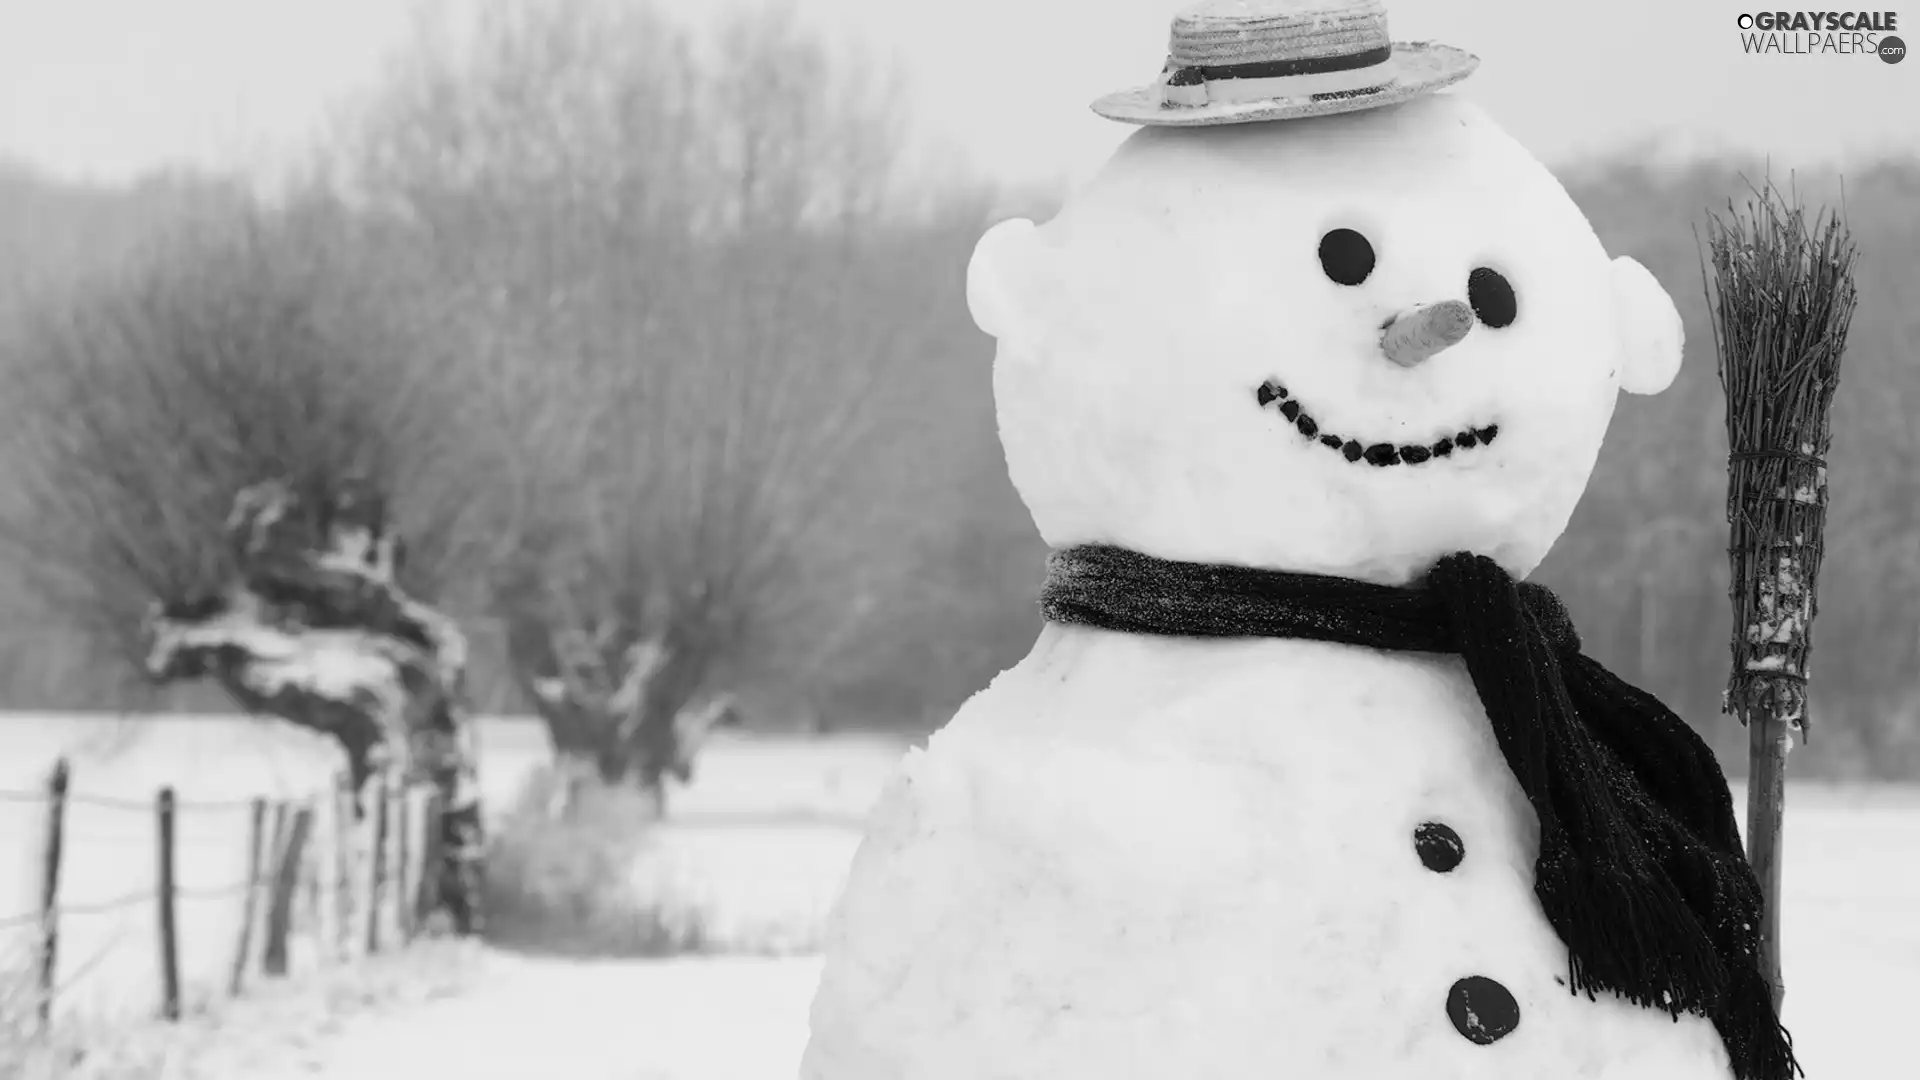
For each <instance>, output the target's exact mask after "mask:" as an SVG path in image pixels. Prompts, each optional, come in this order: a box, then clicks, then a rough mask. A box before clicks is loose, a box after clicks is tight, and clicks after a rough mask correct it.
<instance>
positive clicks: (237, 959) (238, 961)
mask: <svg viewBox="0 0 1920 1080" xmlns="http://www.w3.org/2000/svg"><path fill="white" fill-rule="evenodd" d="M266 833H267V800H265V799H258V798H257V799H254V800H253V805H252V807H251V808H250V814H249V820H248V822H247V899H246V903H245V905H244V906H243V908H242V911H241V916H240V943H239V945H238V946H236V948H235V950H234V955H233V970H232V973H231V974H230V975H229V976H228V978H227V993H228V994H229V995H231V996H233V997H239V996H240V987H241V983H242V982H243V981H244V979H245V977H246V971H247V961H249V960H251V959H252V958H253V924H254V921H255V920H256V919H258V918H259V917H260V887H261V885H262V884H264V883H263V882H262V881H261V865H260V864H261V863H262V862H264V861H265V859H264V857H263V855H262V853H261V851H260V845H261V844H263V843H265V841H266Z"/></svg>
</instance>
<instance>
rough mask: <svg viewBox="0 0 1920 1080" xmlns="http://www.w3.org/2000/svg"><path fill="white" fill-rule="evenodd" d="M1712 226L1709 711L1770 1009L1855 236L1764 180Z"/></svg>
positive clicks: (1779, 992)
mask: <svg viewBox="0 0 1920 1080" xmlns="http://www.w3.org/2000/svg"><path fill="white" fill-rule="evenodd" d="M1728 217H1729V219H1730V220H1727V219H1722V218H1720V217H1718V216H1717V215H1716V216H1713V217H1712V218H1711V220H1710V222H1709V225H1708V229H1707V234H1708V261H1710V263H1711V266H1712V277H1711V281H1710V283H1709V286H1708V290H1707V300H1708V305H1709V308H1710V309H1711V312H1712V316H1713V318H1712V325H1713V336H1714V347H1715V349H1716V351H1717V352H1718V353H1719V359H1720V384H1721V387H1722V388H1723V389H1724V390H1725V392H1726V395H1727V444H1728V451H1729V453H1728V459H1727V523H1728V525H1729V526H1730V527H1731V534H1732V535H1731V539H1730V543H1729V544H1728V547H1727V555H1728V558H1729V560H1730V561H1731V563H1732V567H1733V579H1732V583H1731V587H1730V589H1729V596H1730V598H1731V599H1732V601H1733V671H1732V675H1731V677H1730V678H1729V679H1728V681H1727V689H1726V694H1725V697H1724V698H1723V699H1722V709H1723V711H1725V712H1728V713H1731V714H1733V715H1734V716H1735V717H1737V718H1738V719H1739V720H1740V722H1741V723H1742V724H1744V725H1746V727H1747V731H1748V743H1747V746H1748V764H1749V768H1748V773H1747V859H1748V861H1749V862H1750V863H1752V865H1753V869H1754V873H1755V874H1756V875H1757V876H1758V878H1759V880H1760V885H1761V889H1762V893H1763V895H1764V897H1765V902H1766V912H1765V916H1764V920H1765V921H1764V925H1763V926H1762V927H1761V934H1760V947H1761V953H1762V956H1761V961H1762V964H1763V970H1764V971H1765V973H1766V975H1767V979H1768V981H1769V983H1770V984H1771V986H1772V988H1773V1002H1774V1008H1775V1010H1776V1011H1777V1010H1778V1009H1779V1008H1780V1004H1781V1000H1782V999H1783V998H1784V997H1785V995H1786V984H1785V983H1784V982H1783V981H1782V978H1781V971H1780V884H1781V859H1780V847H1781V827H1782V822H1783V820H1784V814H1785V810H1786V768H1787V752H1788V750H1790V749H1791V748H1792V745H1793V735H1792V732H1793V730H1794V729H1795V728H1798V729H1799V731H1800V734H1801V739H1802V740H1803V741H1804V740H1805V739H1806V738H1807V735H1808V731H1809V728H1810V725H1809V723H1808V716H1807V662H1808V657H1809V654H1810V653H1811V652H1812V649H1813V641H1812V629H1813V618H1814V615H1815V614H1816V613H1817V611H1818V610H1819V608H1818V605H1817V603H1816V602H1815V599H1814V586H1815V581H1816V578H1817V576H1818V574H1819V571H1820V557H1821V547H1822V539H1823V533H1824V531H1825V528H1826V517H1827V466H1826V460H1825V459H1826V454H1827V450H1828V448H1829V447H1830V446H1831V445H1832V441H1833V436H1832V432H1831V430H1830V426H1829V416H1830V412H1831V409H1832V406H1833V394H1834V388H1835V385H1836V383H1837V382H1838V381H1839V376H1840V354H1841V352H1842V351H1843V350H1844V348H1845V346H1846V339H1847V327H1848V324H1849V323H1850V322H1851V320H1852V318H1853V309H1854V301H1855V290H1854V281H1853V264H1854V245H1853V240H1852V238H1851V237H1850V236H1849V234H1848V232H1847V228H1846V225H1845V223H1844V222H1843V221H1842V220H1840V219H1839V218H1838V217H1835V216H1833V215H1831V214H1829V213H1827V212H1824V211H1823V212H1822V213H1820V214H1819V215H1818V216H1817V217H1815V218H1814V219H1812V220H1811V221H1810V220H1809V219H1808V217H1807V215H1806V212H1805V211H1804V209H1802V208H1801V207H1800V206H1799V205H1798V204H1797V202H1796V203H1793V204H1789V203H1788V201H1787V200H1786V199H1785V198H1783V197H1782V195H1781V194H1780V192H1779V191H1778V190H1777V189H1776V188H1774V187H1773V185H1772V183H1771V182H1768V183H1766V184H1765V185H1764V186H1763V188H1762V189H1761V190H1759V191H1755V192H1754V193H1753V197H1752V198H1751V199H1750V200H1749V201H1748V203H1747V205H1746V207H1745V208H1744V211H1742V210H1740V209H1736V208H1735V207H1734V206H1733V204H1732V202H1731V201H1729V203H1728Z"/></svg>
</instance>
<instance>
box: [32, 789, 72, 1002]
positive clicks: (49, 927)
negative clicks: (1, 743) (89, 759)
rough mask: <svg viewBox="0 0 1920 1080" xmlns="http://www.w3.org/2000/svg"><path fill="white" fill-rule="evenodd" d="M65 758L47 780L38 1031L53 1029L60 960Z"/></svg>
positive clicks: (65, 796)
mask: <svg viewBox="0 0 1920 1080" xmlns="http://www.w3.org/2000/svg"><path fill="white" fill-rule="evenodd" d="M71 776H72V773H71V770H70V768H69V766H68V765H67V759H66V758H64V757H63V758H61V759H60V760H59V761H57V762H55V763H54V766H53V774H52V775H51V776H49V777H48V778H47V849H46V851H45V852H44V856H43V859H42V862H41V875H40V982H39V987H38V990H39V993H38V996H37V1000H36V1002H35V1004H36V1008H37V1011H38V1013H39V1018H40V1030H41V1031H43V1032H44V1031H46V1030H48V1029H49V1028H51V1027H52V1026H53V993H54V979H55V978H56V977H57V975H58V968H59V961H60V856H61V854H62V848H63V846H64V836H65V832H66V824H67V782H68V780H69V779H70V778H71Z"/></svg>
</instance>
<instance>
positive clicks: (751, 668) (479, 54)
mask: <svg viewBox="0 0 1920 1080" xmlns="http://www.w3.org/2000/svg"><path fill="white" fill-rule="evenodd" d="M462 30H463V32H460V33H456V32H453V31H450V30H449V31H447V32H446V33H444V34H443V35H441V36H439V37H436V38H429V39H426V40H423V42H422V43H420V44H418V45H417V46H416V50H415V53H412V54H409V58H408V60H407V62H406V64H405V66H404V68H403V69H402V70H401V73H400V74H398V75H396V77H395V79H394V80H393V82H392V83H391V84H390V85H389V86H388V87H387V88H386V89H385V90H384V91H383V93H382V94H381V95H379V96H377V97H376V98H375V99H373V101H372V102H371V103H370V107H369V109H368V110H367V112H366V113H365V114H364V115H363V116H362V118H361V119H360V122H359V123H358V124H357V126H356V133H355V138H354V140H353V142H352V143H351V144H350V146H351V148H352V152H351V153H350V154H349V155H348V157H347V168H346V170H345V172H346V174H347V180H346V183H347V186H348V187H349V188H350V189H351V190H354V191H356V192H357V193H358V194H359V197H361V198H364V199H365V200H366V201H367V203H368V204H369V205H373V206H377V207H380V208H381V209H382V210H383V211H384V212H387V213H390V214H392V215H393V217H394V219H395V220H397V221H403V222H407V223H410V224H411V225H412V227H414V228H416V229H417V230H419V233H420V235H422V236H423V237H424V238H425V243H426V244H427V245H428V246H429V247H431V248H432V249H434V250H435V251H436V253H437V254H436V256H435V257H434V262H435V265H436V266H437V267H440V268H441V272H442V274H443V277H444V280H445V282H446V283H447V287H448V288H450V289H453V290H457V291H458V293H459V295H460V296H461V297H462V303H464V304H465V305H466V310H467V311H468V312H469V314H470V316H471V317H470V319H469V322H470V324H471V325H473V326H475V327H483V328H484V329H483V330H481V331H480V333H481V334H482V335H483V336H484V337H485V339H486V341H485V342H484V343H483V344H482V345H480V346H478V348H479V349H481V350H486V351H487V352H486V355H487V357H488V359H487V375H486V377H485V379H484V380H483V382H484V384H485V385H486V386H487V387H488V388H489V389H490V391H491V399H490V401H489V403H488V404H487V405H486V406H485V407H484V411H485V414H486V415H487V416H488V418H489V423H488V425H487V426H488V427H489V428H490V429H491V430H493V431H494V432H496V433H497V441H496V442H495V444H494V454H495V460H497V462H498V473H497V476H496V479H497V482H498V487H497V490H496V492H495V495H494V497H493V498H492V500H491V503H490V505H491V506H492V508H493V509H492V511H491V512H492V515H493V516H492V518H491V520H492V521H493V522H494V525H493V526H492V527H493V529H494V531H495V532H496V534H497V535H498V536H500V537H503V538H507V537H510V538H511V542H510V543H509V544H507V545H506V546H505V548H503V550H502V551H501V553H500V554H501V556H502V557H501V559H500V560H499V562H498V565H497V566H496V568H495V570H494V572H493V573H492V574H491V575H490V581H491V582H492V585H493V594H492V595H493V610H494V612H495V614H496V615H497V616H498V618H499V619H500V620H501V621H502V622H503V623H504V625H505V629H506V638H507V642H508V650H507V651H508V653H509V661H510V663H511V665H512V667H513V669H514V671H515V674H516V679H517V681H518V683H519V684H520V686H521V687H522V689H523V692H524V696H525V697H526V698H527V700H528V701H529V703H530V704H531V705H532V706H533V707H534V708H535V709H536V710H537V711H538V712H539V713H540V714H541V716H542V717H543V718H544V719H545V721H546V723H547V726H548V729H549V732H550V733H551V735H552V738H553V742H554V746H555V749H556V750H557V751H558V753H559V755H560V757H561V759H562V762H563V764H565V765H567V766H568V767H569V768H570V769H572V770H574V771H576V772H578V773H580V774H582V775H588V774H591V775H597V776H598V777H599V778H600V779H601V780H602V781H605V782H631V783H636V784H638V785H640V786H641V787H643V788H644V789H646V790H648V791H650V792H653V793H654V794H656V795H662V793H663V792H664V788H665V783H666V780H667V779H668V778H669V777H676V776H677V777H681V778H685V777H686V776H687V775H689V773H690V770H691V767H692V758H693V754H694V752H695V750H696V749H697V747H698V745H699V741H700V739H701V738H702V737H703V736H704V734H705V731H706V730H707V729H708V728H709V727H710V726H712V724H714V723H717V722H721V721H723V720H724V719H725V718H727V717H728V716H729V715H730V714H731V712H732V710H731V708H730V707H729V705H728V702H729V700H730V694H731V691H732V690H733V689H734V688H735V687H737V686H739V685H740V684H741V683H743V682H744V681H749V680H753V679H755V678H763V677H765V676H767V674H768V673H769V672H771V671H774V670H786V671H791V670H794V669H797V668H801V667H804V666H805V664H806V663H807V657H809V656H820V655H824V652H825V651H826V650H830V649H831V648H832V647H833V646H834V645H835V644H836V643H837V642H839V641H841V640H843V639H844V637H845V634H844V630H845V627H846V625H847V623H848V621H849V620H851V619H853V618H856V617H857V613H859V612H861V611H862V610H864V608H863V604H865V603H867V602H866V601H863V599H862V596H863V589H864V587H865V586H866V585H867V584H870V583H871V581H872V580H873V579H874V578H876V577H877V576H878V575H879V574H881V573H883V572H884V567H883V565H882V563H881V562H880V561H879V560H876V559H873V558H871V557H868V556H870V555H871V552H870V550H868V549H866V548H863V547H862V545H861V543H860V542H858V536H859V535H861V534H865V535H871V534H876V533H878V534H884V532H885V529H884V524H885V522H884V515H885V514H886V513H887V512H888V509H889V508H888V506H887V503H886V500H885V499H884V498H880V499H875V498H874V497H873V495H874V494H876V493H874V492H871V491H869V492H865V493H863V492H861V491H860V490H859V488H858V485H855V484H849V483H848V479H849V477H850V475H851V474H852V473H853V472H854V471H855V470H856V469H857V468H867V469H869V471H873V470H872V468H871V465H872V462H873V461H875V460H877V459H878V457H879V455H877V454H871V453H869V454H864V455H863V454H862V453H861V452H860V451H861V448H863V447H870V446H872V444H873V442H874V441H875V440H876V439H878V438H880V437H881V436H882V434H883V432H882V425H883V424H885V423H887V422H890V421H889V418H890V417H891V418H893V419H896V420H903V419H905V418H906V416H907V414H905V413H904V412H902V411H899V410H892V411H890V410H888V409H886V408H883V407H881V406H882V405H883V404H884V402H883V399H884V398H886V397H887V396H888V395H903V394H904V391H905V387H904V385H903V383H904V380H902V379H901V378H900V377H899V376H898V374H897V373H896V370H895V369H896V365H895V360H896V359H897V357H898V355H899V353H900V351H901V350H903V349H906V348H910V347H911V345H912V342H913V340H914V339H915V337H916V335H917V333H918V331H917V329H916V328H915V326H914V320H913V319H912V318H911V317H901V316H899V315H894V316H893V317H891V318H888V317H887V316H886V314H885V308H886V304H885V302H884V299H883V298H884V296H885V295H886V292H887V290H886V284H887V283H886V282H885V281H884V280H883V279H881V278H880V277H879V276H878V275H876V274H875V273H874V272H873V271H874V268H876V267H878V266H879V265H880V263H879V262H878V261H876V259H875V258H874V254H875V252H874V250H873V249H874V248H876V246H879V242H878V241H876V239H875V238H874V236H873V235H871V234H872V233H874V232H877V231H880V230H881V229H882V228H883V226H884V225H885V224H886V221H887V219H886V217H885V215H886V214H887V213H888V209H887V201H886V196H885V192H886V189H887V184H888V181H889V170H888V166H889V162H890V155H891V154H892V152H893V146H894V143H893V139H894V136H895V130H896V127H897V125H894V124H893V123H892V121H891V117H892V116H893V115H894V112H893V110H894V109H895V108H896V105H897V102H896V99H895V98H893V97H891V96H887V95H885V94H874V93H869V92H867V91H866V89H865V88H862V87H858V86H856V84H853V83H849V82H848V81H847V80H846V79H845V78H843V77H840V76H839V75H838V74H836V73H837V72H839V71H840V70H841V69H840V68H838V67H836V65H835V62H834V60H833V58H832V57H831V55H830V54H829V52H828V51H827V50H826V49H825V48H824V47H823V46H822V45H821V44H820V42H819V41H818V39H816V38H814V37H811V36H809V35H808V34H806V33H804V32H802V30H801V29H800V27H799V26H798V25H797V24H796V23H794V22H793V21H792V19H791V16H790V15H788V14H786V13H784V12H781V11H778V10H774V9H768V11H767V12H758V13H754V14H751V15H749V16H746V17H744V18H741V19H735V20H731V21H728V22H726V23H724V24H723V26H722V28H721V30H720V32H719V33H718V34H717V35H716V36H714V37H712V38H710V39H700V38H697V37H695V36H694V35H691V34H689V33H687V32H685V31H683V30H681V29H679V28H677V27H674V26H673V25H671V24H670V23H667V22H665V21H663V20H662V19H661V18H660V17H659V16H657V15H656V14H653V13H651V12H650V11H648V10H647V9H646V8H644V7H643V6H633V5H616V4H608V3H565V4H562V3H524V4H514V5H504V6H502V7H500V8H498V9H490V14H488V15H484V16H481V17H480V18H479V20H478V21H477V22H476V23H474V24H473V25H471V26H467V27H464V28H462ZM456 41H457V43H456ZM863 458H864V463H863V461H862V459H863ZM863 495H864V496H865V497H862V496H863ZM868 606H870V604H869V605H868Z"/></svg>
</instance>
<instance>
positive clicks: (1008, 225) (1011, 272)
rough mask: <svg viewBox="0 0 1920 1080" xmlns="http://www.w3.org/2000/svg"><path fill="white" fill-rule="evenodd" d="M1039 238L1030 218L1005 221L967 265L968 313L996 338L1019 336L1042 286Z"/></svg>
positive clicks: (985, 237) (982, 239) (977, 247)
mask: <svg viewBox="0 0 1920 1080" xmlns="http://www.w3.org/2000/svg"><path fill="white" fill-rule="evenodd" d="M1039 249H1040V244H1039V237H1038V236H1037V235H1036V234H1035V232H1034V224H1033V222H1031V221H1029V220H1027V219H1026V218H1014V219H1013V220H1011V221H1003V222H1001V223H1000V224H998V225H995V226H994V227H993V228H991V229H988V230H987V231H986V234H985V235H983V236H982V237H980V242H979V243H978V244H976V245H974V249H973V259H972V261H971V262H969V263H968V264H967V308H968V310H969V311H971V312H972V313H973V322H974V325H975V326H978V327H979V328H980V329H981V330H983V331H985V332H986V333H988V334H990V335H992V336H993V337H995V338H999V339H1005V338H1008V337H1015V336H1019V335H1020V334H1021V333H1022V331H1023V330H1024V329H1026V323H1027V321H1028V316H1029V314H1030V312H1031V311H1032V305H1033V301H1034V293H1035V291H1036V289H1035V286H1036V285H1037V283H1038V281H1039V274H1040V266H1039V261H1040V260H1039V256H1040V250H1039Z"/></svg>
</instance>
